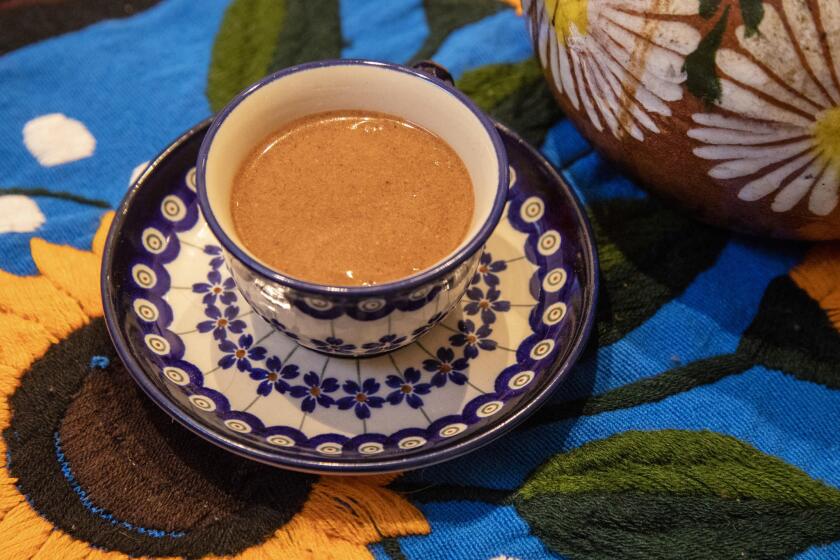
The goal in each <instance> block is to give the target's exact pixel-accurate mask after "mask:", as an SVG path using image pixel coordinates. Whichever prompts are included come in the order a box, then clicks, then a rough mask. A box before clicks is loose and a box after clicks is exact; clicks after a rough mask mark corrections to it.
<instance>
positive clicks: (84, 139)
mask: <svg viewBox="0 0 840 560" xmlns="http://www.w3.org/2000/svg"><path fill="white" fill-rule="evenodd" d="M23 143H24V144H25V145H26V149H27V150H29V153H31V154H32V155H33V156H35V159H37V160H38V163H40V164H41V165H43V166H44V167H52V166H54V165H60V164H62V163H68V162H71V161H77V160H80V159H84V158H87V157H90V156H92V155H93V151H94V149H95V148H96V138H94V137H93V135H92V134H91V133H90V131H89V130H88V129H87V127H86V126H85V125H84V124H83V123H82V122H80V121H77V120H76V119H71V118H68V117H67V116H65V115H62V114H61V113H50V114H48V115H41V116H40V117H36V118H34V119H32V120H31V121H29V122H28V123H26V125H24V127H23Z"/></svg>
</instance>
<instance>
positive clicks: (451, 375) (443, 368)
mask: <svg viewBox="0 0 840 560" xmlns="http://www.w3.org/2000/svg"><path fill="white" fill-rule="evenodd" d="M468 367H469V360H467V358H458V359H457V360H456V359H455V352H453V351H452V348H446V347H445V346H442V347H440V348H438V350H437V358H431V359H428V360H424V361H423V369H425V370H426V371H429V372H432V373H434V375H432V380H431V383H432V385H434V386H435V387H443V386H444V385H446V382H447V380H448V381H451V382H452V383H454V384H456V385H463V384H464V383H466V382H467V375H466V374H465V373H464V372H465V371H466V369H467V368H468Z"/></svg>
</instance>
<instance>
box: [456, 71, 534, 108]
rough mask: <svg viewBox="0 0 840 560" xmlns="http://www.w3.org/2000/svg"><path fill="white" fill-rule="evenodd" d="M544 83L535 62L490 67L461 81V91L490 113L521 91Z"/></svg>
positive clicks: (465, 75)
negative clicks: (506, 99) (523, 88)
mask: <svg viewBox="0 0 840 560" xmlns="http://www.w3.org/2000/svg"><path fill="white" fill-rule="evenodd" d="M542 79H543V73H542V69H541V68H540V65H539V63H538V62H537V60H536V59H534V58H532V59H529V60H526V61H525V62H520V63H518V64H490V65H487V66H482V67H481V68H477V69H475V70H471V71H469V72H466V73H465V74H464V75H463V76H462V77H461V79H460V80H458V89H460V90H461V91H463V92H464V93H465V94H467V95H469V96H470V97H471V98H472V100H473V101H475V103H476V104H477V105H478V106H479V107H481V108H482V109H484V110H485V111H490V110H492V109H493V108H494V107H495V106H497V105H498V104H499V103H501V102H502V101H503V100H504V99H505V98H507V97H510V96H511V95H513V94H514V93H515V92H516V90H518V89H519V88H522V87H532V86H533V85H534V84H536V83H537V82H539V81H540V80H542Z"/></svg>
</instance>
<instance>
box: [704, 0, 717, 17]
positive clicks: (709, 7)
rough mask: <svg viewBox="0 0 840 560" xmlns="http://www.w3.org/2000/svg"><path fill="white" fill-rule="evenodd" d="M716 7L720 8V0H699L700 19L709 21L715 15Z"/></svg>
mask: <svg viewBox="0 0 840 560" xmlns="http://www.w3.org/2000/svg"><path fill="white" fill-rule="evenodd" d="M718 6H720V0H700V17H702V18H703V19H709V18H710V17H712V16H713V15H715V12H717V9H718Z"/></svg>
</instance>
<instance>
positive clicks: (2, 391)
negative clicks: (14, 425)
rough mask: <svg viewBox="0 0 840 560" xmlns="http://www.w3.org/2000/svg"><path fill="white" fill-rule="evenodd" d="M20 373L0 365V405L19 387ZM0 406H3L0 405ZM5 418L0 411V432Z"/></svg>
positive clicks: (4, 424) (3, 426)
mask: <svg viewBox="0 0 840 560" xmlns="http://www.w3.org/2000/svg"><path fill="white" fill-rule="evenodd" d="M20 373H21V372H19V371H18V370H16V369H15V368H11V367H8V366H2V365H0V403H5V402H6V399H5V398H4V397H6V396H8V395H11V394H12V393H13V392H14V390H15V389H17V387H18V385H20ZM0 406H3V405H2V404H0ZM5 421H6V418H5V417H4V416H3V412H2V410H0V430H3V428H5V427H6V423H5ZM0 462H2V461H0Z"/></svg>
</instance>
